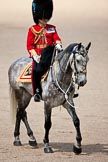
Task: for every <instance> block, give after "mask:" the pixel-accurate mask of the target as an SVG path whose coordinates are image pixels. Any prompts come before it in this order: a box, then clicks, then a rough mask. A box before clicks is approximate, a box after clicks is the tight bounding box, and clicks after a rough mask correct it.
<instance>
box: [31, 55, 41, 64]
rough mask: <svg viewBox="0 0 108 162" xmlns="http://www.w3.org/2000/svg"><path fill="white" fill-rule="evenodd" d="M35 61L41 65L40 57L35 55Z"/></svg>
mask: <svg viewBox="0 0 108 162" xmlns="http://www.w3.org/2000/svg"><path fill="white" fill-rule="evenodd" d="M33 60H34V61H36V62H37V63H39V61H40V56H38V55H33Z"/></svg>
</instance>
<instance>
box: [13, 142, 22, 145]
mask: <svg viewBox="0 0 108 162" xmlns="http://www.w3.org/2000/svg"><path fill="white" fill-rule="evenodd" d="M13 145H14V146H22V144H21V141H14V142H13Z"/></svg>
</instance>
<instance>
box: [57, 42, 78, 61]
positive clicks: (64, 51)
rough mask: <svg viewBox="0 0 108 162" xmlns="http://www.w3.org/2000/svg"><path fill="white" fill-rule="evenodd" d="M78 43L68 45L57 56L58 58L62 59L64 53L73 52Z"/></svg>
mask: <svg viewBox="0 0 108 162" xmlns="http://www.w3.org/2000/svg"><path fill="white" fill-rule="evenodd" d="M76 45H78V43H72V44H70V45H69V46H68V47H66V48H65V49H64V50H63V51H62V52H60V53H59V54H58V55H57V57H56V60H58V61H59V60H61V58H62V57H63V55H64V54H71V52H72V49H73V48H74V47H75V46H76Z"/></svg>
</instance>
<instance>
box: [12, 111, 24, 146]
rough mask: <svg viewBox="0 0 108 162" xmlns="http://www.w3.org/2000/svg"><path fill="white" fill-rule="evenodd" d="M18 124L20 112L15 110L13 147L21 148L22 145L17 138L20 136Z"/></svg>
mask: <svg viewBox="0 0 108 162" xmlns="http://www.w3.org/2000/svg"><path fill="white" fill-rule="evenodd" d="M20 123H21V116H20V111H19V110H17V114H16V123H15V130H14V137H15V141H14V143H13V144H14V145H15V146H21V145H22V144H21V141H20V138H19V135H20Z"/></svg>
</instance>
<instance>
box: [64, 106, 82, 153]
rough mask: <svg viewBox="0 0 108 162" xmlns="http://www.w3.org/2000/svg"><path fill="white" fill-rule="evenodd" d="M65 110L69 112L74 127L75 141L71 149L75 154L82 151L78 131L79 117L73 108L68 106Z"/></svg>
mask: <svg viewBox="0 0 108 162" xmlns="http://www.w3.org/2000/svg"><path fill="white" fill-rule="evenodd" d="M67 111H68V113H69V114H70V116H71V117H72V119H73V123H74V126H75V128H76V141H77V143H76V144H75V145H74V146H73V151H74V153H76V154H80V153H81V152H82V148H81V140H82V137H81V132H80V120H79V118H78V116H77V114H76V111H75V108H73V107H71V106H69V107H68V108H67Z"/></svg>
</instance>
